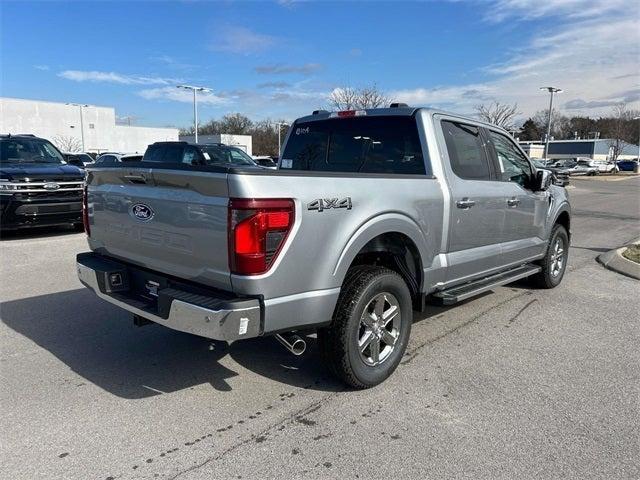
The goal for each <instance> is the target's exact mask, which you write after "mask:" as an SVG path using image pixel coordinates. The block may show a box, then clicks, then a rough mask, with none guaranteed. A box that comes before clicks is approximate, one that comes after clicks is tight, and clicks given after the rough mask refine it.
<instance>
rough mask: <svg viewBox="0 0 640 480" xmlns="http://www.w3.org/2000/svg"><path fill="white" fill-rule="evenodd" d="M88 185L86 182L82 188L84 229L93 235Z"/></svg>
mask: <svg viewBox="0 0 640 480" xmlns="http://www.w3.org/2000/svg"><path fill="white" fill-rule="evenodd" d="M88 195H89V194H88V192H87V185H86V184H85V186H84V188H83V189H82V224H83V225H84V231H85V232H86V234H87V236H91V228H90V227H89V200H88V198H87V197H88Z"/></svg>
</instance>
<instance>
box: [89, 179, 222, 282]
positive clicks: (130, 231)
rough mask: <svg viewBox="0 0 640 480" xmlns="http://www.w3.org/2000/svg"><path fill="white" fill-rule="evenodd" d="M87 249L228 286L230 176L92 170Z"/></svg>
mask: <svg viewBox="0 0 640 480" xmlns="http://www.w3.org/2000/svg"><path fill="white" fill-rule="evenodd" d="M87 185H88V206H89V209H88V210H89V223H90V228H91V232H90V236H89V244H90V246H91V248H92V249H93V250H95V251H96V252H98V253H101V254H104V255H108V256H111V257H114V258H117V259H121V260H124V261H126V262H130V263H133V264H137V265H139V266H141V267H145V268H149V269H151V270H155V271H158V272H162V273H164V274H167V275H173V276H176V277H179V278H182V279H186V280H191V281H194V282H198V283H201V284H205V285H209V286H212V287H215V288H221V289H227V290H228V289H230V288H231V282H230V275H229V266H228V253H227V205H228V187H227V174H226V173H217V172H216V173H214V172H201V171H191V170H167V169H156V168H154V169H150V168H99V169H92V170H90V171H89V172H88V177H87Z"/></svg>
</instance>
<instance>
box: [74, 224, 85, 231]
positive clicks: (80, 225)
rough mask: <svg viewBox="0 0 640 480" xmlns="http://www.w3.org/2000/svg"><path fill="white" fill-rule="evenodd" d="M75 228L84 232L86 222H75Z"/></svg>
mask: <svg viewBox="0 0 640 480" xmlns="http://www.w3.org/2000/svg"><path fill="white" fill-rule="evenodd" d="M73 229H74V230H75V231H76V232H84V224H82V223H74V224H73Z"/></svg>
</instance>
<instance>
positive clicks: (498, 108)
mask: <svg viewBox="0 0 640 480" xmlns="http://www.w3.org/2000/svg"><path fill="white" fill-rule="evenodd" d="M474 108H475V111H476V115H477V116H478V117H479V118H480V119H481V120H484V121H485V122H487V123H491V124H493V125H498V126H499V127H502V128H504V129H505V130H513V129H514V128H515V125H514V122H513V120H514V118H515V117H516V115H519V112H518V104H517V103H514V104H513V105H511V104H509V103H500V102H497V101H494V102H491V103H490V104H489V105H476V106H475V107H474Z"/></svg>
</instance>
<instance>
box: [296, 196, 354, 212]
mask: <svg viewBox="0 0 640 480" xmlns="http://www.w3.org/2000/svg"><path fill="white" fill-rule="evenodd" d="M352 207H353V204H352V203H351V197H345V198H319V199H317V200H314V201H313V202H311V203H309V204H308V205H307V210H317V211H319V212H322V211H323V210H329V209H330V208H346V209H347V210H351V208H352Z"/></svg>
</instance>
